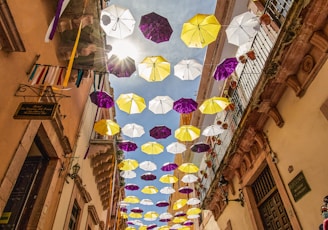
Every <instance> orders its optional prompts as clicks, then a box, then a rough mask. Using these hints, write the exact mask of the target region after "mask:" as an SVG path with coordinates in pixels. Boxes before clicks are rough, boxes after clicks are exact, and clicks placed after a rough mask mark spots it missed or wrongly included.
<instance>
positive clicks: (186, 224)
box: [183, 220, 194, 226]
mask: <svg viewBox="0 0 328 230" xmlns="http://www.w3.org/2000/svg"><path fill="white" fill-rule="evenodd" d="M193 224H194V222H192V221H191V220H186V221H185V222H183V225H184V226H192V225H193Z"/></svg>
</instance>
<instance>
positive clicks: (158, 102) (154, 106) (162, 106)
mask: <svg viewBox="0 0 328 230" xmlns="http://www.w3.org/2000/svg"><path fill="white" fill-rule="evenodd" d="M173 103H174V100H173V99H172V98H170V97H169V96H157V97H154V98H153V99H152V100H150V101H149V103H148V108H149V110H150V111H152V112H153V113H155V114H166V113H167V112H169V111H170V110H172V108H173Z"/></svg>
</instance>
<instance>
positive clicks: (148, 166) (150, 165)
mask: <svg viewBox="0 0 328 230" xmlns="http://www.w3.org/2000/svg"><path fill="white" fill-rule="evenodd" d="M139 168H141V169H143V170H145V171H154V170H156V169H157V166H156V164H155V163H154V162H152V161H143V162H141V163H140V165H139Z"/></svg>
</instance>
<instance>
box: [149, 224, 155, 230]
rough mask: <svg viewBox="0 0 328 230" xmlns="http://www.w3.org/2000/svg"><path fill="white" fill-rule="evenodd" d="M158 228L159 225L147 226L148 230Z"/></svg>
mask: <svg viewBox="0 0 328 230" xmlns="http://www.w3.org/2000/svg"><path fill="white" fill-rule="evenodd" d="M156 227H157V224H150V225H148V226H147V230H150V229H154V228H156Z"/></svg>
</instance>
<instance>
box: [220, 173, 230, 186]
mask: <svg viewBox="0 0 328 230" xmlns="http://www.w3.org/2000/svg"><path fill="white" fill-rule="evenodd" d="M228 183H229V181H227V180H226V179H225V178H224V176H223V175H221V177H220V180H219V187H221V186H226V185H228Z"/></svg>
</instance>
